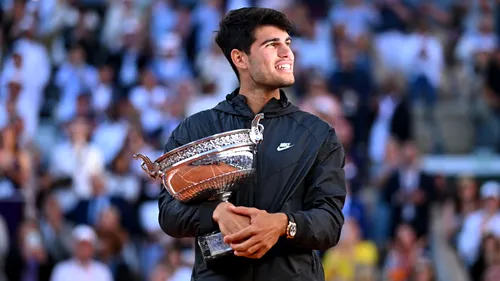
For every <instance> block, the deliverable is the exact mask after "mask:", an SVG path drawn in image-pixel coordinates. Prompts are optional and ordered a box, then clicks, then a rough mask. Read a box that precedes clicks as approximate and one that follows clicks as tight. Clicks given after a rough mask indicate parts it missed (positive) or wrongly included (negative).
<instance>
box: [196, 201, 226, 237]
mask: <svg viewBox="0 0 500 281" xmlns="http://www.w3.org/2000/svg"><path fill="white" fill-rule="evenodd" d="M220 203H221V202H220V201H210V202H205V203H203V204H201V205H200V208H199V210H198V212H199V216H200V227H199V229H198V235H204V234H208V233H210V232H214V231H216V230H217V229H218V228H219V227H218V225H217V223H216V222H215V221H214V220H213V218H212V216H213V214H214V210H215V208H217V206H218V205H219V204H220Z"/></svg>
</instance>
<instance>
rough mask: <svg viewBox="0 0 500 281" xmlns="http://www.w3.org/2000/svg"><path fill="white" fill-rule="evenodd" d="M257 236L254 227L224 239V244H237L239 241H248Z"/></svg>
mask: <svg viewBox="0 0 500 281" xmlns="http://www.w3.org/2000/svg"><path fill="white" fill-rule="evenodd" d="M254 234H256V231H255V228H254V227H252V226H249V227H246V228H244V229H242V230H240V231H238V232H236V233H233V234H231V235H228V236H226V237H224V242H225V243H226V244H232V243H236V242H237V241H243V240H247V239H248V238H250V237H251V236H253V235H254Z"/></svg>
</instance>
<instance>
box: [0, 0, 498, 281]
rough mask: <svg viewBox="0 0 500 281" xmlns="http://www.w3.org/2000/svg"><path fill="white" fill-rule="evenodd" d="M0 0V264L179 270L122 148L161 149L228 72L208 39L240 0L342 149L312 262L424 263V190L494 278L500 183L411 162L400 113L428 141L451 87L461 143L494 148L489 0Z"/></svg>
mask: <svg viewBox="0 0 500 281" xmlns="http://www.w3.org/2000/svg"><path fill="white" fill-rule="evenodd" d="M0 3H1V8H2V13H1V14H0V16H1V18H0V20H1V22H2V24H1V32H0V43H1V44H0V67H1V68H0V281H6V280H9V281H17V280H23V281H24V280H26V281H28V280H29V281H34V280H53V281H59V280H79V279H78V278H80V277H81V278H85V280H96V281H101V280H102V281H106V280H119V281H121V280H123V281H127V280H131V281H133V280H150V281H167V280H169V281H184V280H185V281H188V280H190V275H191V269H192V264H193V260H194V256H193V255H194V253H193V250H192V249H193V240H192V239H181V240H179V239H173V238H172V237H169V236H167V235H165V234H164V233H163V232H162V230H161V229H160V227H159V224H158V204H157V195H158V193H159V191H160V186H159V184H158V183H156V182H153V181H152V180H151V179H149V178H148V176H147V175H146V173H144V172H143V171H142V170H141V168H140V162H139V161H134V160H133V157H132V155H133V154H134V153H138V152H140V153H143V154H145V155H148V156H149V157H150V158H152V159H153V158H156V157H158V156H160V155H161V154H162V153H163V146H164V145H165V143H166V140H167V138H168V137H169V135H170V133H171V131H172V130H173V129H174V128H175V127H176V126H177V124H179V122H180V121H182V120H183V118H185V117H186V116H189V115H191V114H194V113H196V112H199V111H200V110H204V109H208V108H211V107H213V106H215V105H216V104H217V103H218V102H219V101H221V100H222V99H224V98H225V96H226V95H227V94H229V93H230V92H231V91H232V90H234V88H236V87H237V85H238V81H237V79H236V76H235V75H234V73H233V70H232V69H231V67H230V65H229V63H228V62H227V61H226V58H225V57H224V56H223V54H222V53H221V52H220V50H219V49H218V47H217V46H216V45H215V43H214V40H213V39H214V31H216V30H217V27H218V22H219V20H220V19H221V17H222V16H223V15H224V14H225V13H226V12H227V11H228V10H230V9H235V8H239V7H244V6H261V7H270V8H275V9H278V10H280V11H283V12H284V13H286V14H287V16H288V17H289V18H290V19H291V21H292V22H293V25H294V30H293V32H292V34H291V35H292V38H293V43H292V48H293V50H294V52H295V75H296V84H295V85H294V86H293V87H290V88H287V89H284V90H285V91H286V93H287V95H288V96H289V98H290V99H291V100H292V101H293V102H294V103H295V104H297V105H299V106H300V107H301V108H302V109H304V110H306V111H309V112H311V113H314V114H316V115H318V116H320V117H321V118H323V119H324V120H325V121H327V122H329V123H330V124H332V125H333V126H334V127H335V129H336V132H337V134H338V136H339V138H340V140H341V141H342V143H343V145H344V147H345V150H346V152H347V158H346V165H345V172H346V177H347V181H348V196H347V199H346V204H345V207H344V210H343V211H344V215H345V218H346V223H345V227H344V229H343V232H342V238H341V241H340V242H339V244H338V246H336V247H335V248H333V249H331V250H329V251H326V252H323V253H320V254H321V255H322V258H323V261H324V268H325V275H326V278H327V280H328V281H372V280H389V281H434V280H437V279H436V274H435V272H436V269H435V266H434V262H433V261H432V257H431V254H430V253H431V252H432V247H431V244H430V243H429V237H430V232H431V229H430V227H429V225H430V221H431V217H432V213H433V210H434V209H435V208H436V207H438V208H439V209H441V210H442V212H443V214H444V216H446V218H447V220H445V221H446V222H448V224H447V225H446V226H443V227H446V230H447V232H446V233H447V234H448V236H447V237H448V239H449V240H448V241H449V243H450V245H453V246H454V247H455V248H456V253H457V256H458V257H459V258H460V259H461V260H462V261H463V266H464V267H465V268H466V269H467V270H468V272H470V275H471V277H473V279H472V280H478V281H490V280H500V277H499V276H500V275H499V274H500V240H498V239H500V213H499V210H500V209H499V202H500V201H499V200H500V185H499V183H498V182H497V181H495V180H494V179H488V180H485V179H483V178H476V177H474V175H461V176H460V177H457V178H452V179H450V178H447V177H444V176H439V175H434V174H429V173H427V172H425V171H424V170H423V169H422V167H421V165H420V159H421V154H422V151H421V149H420V148H419V145H418V143H417V142H416V137H415V131H416V130H415V128H414V124H415V121H414V116H415V114H414V112H415V110H423V112H424V116H425V120H424V121H425V126H426V127H425V128H426V130H429V131H430V132H431V134H432V147H431V151H430V152H431V153H435V154H442V153H445V152H446V151H447V149H446V147H445V145H444V142H443V137H442V134H441V131H440V129H439V128H438V127H437V126H436V111H438V110H439V108H440V105H441V104H443V103H447V102H451V101H452V100H453V101H456V100H460V101H462V102H465V104H467V105H468V106H469V107H470V108H472V109H473V110H471V112H472V113H471V114H474V118H473V119H474V120H476V123H475V126H474V128H475V129H476V132H475V147H474V149H477V150H488V151H491V152H500V48H499V46H498V34H499V33H498V31H499V29H498V27H499V25H498V24H499V23H500V21H499V18H498V15H497V14H498V11H499V9H498V8H499V1H496V0H434V1H425V0H370V1H363V0H338V1H333V0H315V1H299V0H266V1H263V0H199V1H196V0H140V1H139V0H2V1H0ZM269 129H272V128H269ZM470 152H471V153H472V152H473V151H470ZM81 261H88V262H89V263H88V264H90V265H89V266H90V268H91V270H87V269H88V268H83V267H82V263H81Z"/></svg>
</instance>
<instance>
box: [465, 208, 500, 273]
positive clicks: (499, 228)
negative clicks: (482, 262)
mask: <svg viewBox="0 0 500 281" xmlns="http://www.w3.org/2000/svg"><path fill="white" fill-rule="evenodd" d="M486 216H487V214H486V212H485V211H484V210H479V211H476V212H474V213H472V214H470V215H468V216H467V217H466V218H465V220H464V224H463V228H462V231H461V232H460V233H459V236H458V252H459V253H460V255H461V256H462V257H463V258H464V259H465V263H466V264H468V265H469V266H470V265H472V263H474V262H475V261H476V259H477V255H478V253H479V249H480V245H481V240H482V238H483V235H484V234H485V233H492V234H493V235H495V236H496V237H499V238H500V212H498V213H496V214H495V215H493V216H492V217H491V218H489V220H488V221H487V222H485V224H486V225H485V226H484V227H485V230H484V231H483V230H481V228H482V224H483V221H484V220H485V219H486Z"/></svg>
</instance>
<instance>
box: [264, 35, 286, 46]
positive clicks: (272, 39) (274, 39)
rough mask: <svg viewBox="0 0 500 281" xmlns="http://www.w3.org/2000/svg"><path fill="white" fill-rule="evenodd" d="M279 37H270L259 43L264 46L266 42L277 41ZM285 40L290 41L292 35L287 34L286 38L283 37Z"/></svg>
mask: <svg viewBox="0 0 500 281" xmlns="http://www.w3.org/2000/svg"><path fill="white" fill-rule="evenodd" d="M279 41H280V39H279V38H277V37H276V38H270V39H267V40H264V42H262V43H261V44H260V45H261V46H264V45H266V44H267V43H270V42H279ZM286 41H292V37H290V36H288V37H287V38H286V39H285V42H286Z"/></svg>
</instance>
